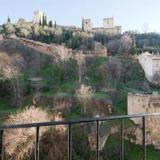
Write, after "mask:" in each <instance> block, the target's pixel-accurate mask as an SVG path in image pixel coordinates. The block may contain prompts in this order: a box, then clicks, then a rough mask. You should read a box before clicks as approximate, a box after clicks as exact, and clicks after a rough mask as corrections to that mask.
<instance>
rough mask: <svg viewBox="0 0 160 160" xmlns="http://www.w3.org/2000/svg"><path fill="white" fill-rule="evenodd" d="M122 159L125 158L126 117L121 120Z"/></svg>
mask: <svg viewBox="0 0 160 160" xmlns="http://www.w3.org/2000/svg"><path fill="white" fill-rule="evenodd" d="M120 160H124V119H122V120H121V148H120Z"/></svg>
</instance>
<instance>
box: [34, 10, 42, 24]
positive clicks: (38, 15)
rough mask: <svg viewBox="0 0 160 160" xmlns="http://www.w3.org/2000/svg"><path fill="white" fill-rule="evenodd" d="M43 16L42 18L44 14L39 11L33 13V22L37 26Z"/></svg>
mask: <svg viewBox="0 0 160 160" xmlns="http://www.w3.org/2000/svg"><path fill="white" fill-rule="evenodd" d="M43 16H44V12H42V11H40V10H38V11H35V12H34V13H33V22H34V23H38V24H39V23H40V22H42V20H43Z"/></svg>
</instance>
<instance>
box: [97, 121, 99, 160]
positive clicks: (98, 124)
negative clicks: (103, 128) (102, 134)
mask: <svg viewBox="0 0 160 160" xmlns="http://www.w3.org/2000/svg"><path fill="white" fill-rule="evenodd" d="M96 144H97V145H96V155H97V160H99V121H98V120H97V121H96Z"/></svg>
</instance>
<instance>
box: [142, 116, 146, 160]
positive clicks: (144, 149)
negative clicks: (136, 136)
mask: <svg viewBox="0 0 160 160" xmlns="http://www.w3.org/2000/svg"><path fill="white" fill-rule="evenodd" d="M142 144H143V160H146V117H145V116H143V117H142Z"/></svg>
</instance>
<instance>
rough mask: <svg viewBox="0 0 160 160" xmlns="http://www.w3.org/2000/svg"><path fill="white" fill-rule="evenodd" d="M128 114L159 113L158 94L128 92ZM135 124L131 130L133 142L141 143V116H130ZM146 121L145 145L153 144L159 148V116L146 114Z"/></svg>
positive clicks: (159, 95)
mask: <svg viewBox="0 0 160 160" xmlns="http://www.w3.org/2000/svg"><path fill="white" fill-rule="evenodd" d="M127 109H128V114H129V115H130V114H137V113H160V94H158V93H153V94H139V93H128V107H127ZM132 120H133V121H134V122H135V123H136V124H137V125H135V127H136V128H134V130H132V131H131V133H132V134H133V135H134V136H133V137H134V139H132V141H133V142H135V143H136V144H140V145H141V144H142V118H132ZM145 122H146V145H153V146H154V147H155V148H156V149H159V150H160V134H159V133H160V116H148V117H146V119H145Z"/></svg>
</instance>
